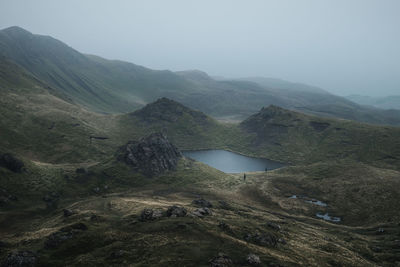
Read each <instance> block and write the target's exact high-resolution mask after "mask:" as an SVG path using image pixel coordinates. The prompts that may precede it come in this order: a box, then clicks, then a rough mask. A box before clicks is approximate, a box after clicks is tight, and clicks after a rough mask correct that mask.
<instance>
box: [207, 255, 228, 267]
mask: <svg viewBox="0 0 400 267" xmlns="http://www.w3.org/2000/svg"><path fill="white" fill-rule="evenodd" d="M209 263H210V266H211V267H228V266H232V265H233V263H232V260H231V259H230V258H229V257H228V256H227V255H225V254H223V253H218V256H217V257H215V258H213V259H211V260H210V261H209Z"/></svg>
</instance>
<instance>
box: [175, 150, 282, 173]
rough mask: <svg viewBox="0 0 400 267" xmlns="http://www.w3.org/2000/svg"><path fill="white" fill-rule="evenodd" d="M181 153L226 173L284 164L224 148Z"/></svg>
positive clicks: (263, 168) (262, 169)
mask: <svg viewBox="0 0 400 267" xmlns="http://www.w3.org/2000/svg"><path fill="white" fill-rule="evenodd" d="M183 154H184V155H185V156H186V157H189V158H192V159H195V160H197V161H201V162H203V163H205V164H207V165H209V166H211V167H214V168H216V169H218V170H220V171H223V172H226V173H239V172H253V171H265V168H267V169H268V170H273V169H277V168H281V167H283V166H285V165H284V164H282V163H279V162H276V161H272V160H267V159H260V158H252V157H246V156H243V155H240V154H236V153H233V152H230V151H225V150H197V151H184V152H183Z"/></svg>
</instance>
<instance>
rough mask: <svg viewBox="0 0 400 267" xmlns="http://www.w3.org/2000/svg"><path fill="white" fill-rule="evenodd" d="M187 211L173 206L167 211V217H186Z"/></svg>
mask: <svg viewBox="0 0 400 267" xmlns="http://www.w3.org/2000/svg"><path fill="white" fill-rule="evenodd" d="M186 214H187V210H186V209H185V208H184V207H180V206H175V205H174V206H171V207H169V208H168V210H167V217H185V216H186Z"/></svg>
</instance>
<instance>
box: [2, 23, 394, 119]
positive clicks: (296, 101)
mask: <svg viewBox="0 0 400 267" xmlns="http://www.w3.org/2000/svg"><path fill="white" fill-rule="evenodd" d="M0 56H1V57H3V58H6V59H7V61H8V62H10V61H11V62H12V63H14V64H17V65H19V66H20V67H22V68H23V69H24V70H25V71H26V72H27V73H29V74H31V75H32V76H33V77H35V79H38V80H40V81H42V83H45V84H47V85H48V86H49V87H51V88H52V92H51V93H52V94H55V95H56V96H58V97H62V98H63V99H64V100H66V101H68V102H71V103H76V104H80V105H82V106H85V107H86V108H88V109H90V110H92V111H96V112H103V113H104V112H106V113H121V112H131V111H134V110H137V109H138V108H140V107H142V106H144V105H145V104H147V103H151V102H153V101H155V100H156V99H158V98H160V97H169V98H172V99H174V100H176V101H179V102H181V103H183V104H185V105H187V106H189V107H191V108H194V109H198V110H201V111H203V112H205V113H206V114H209V115H212V116H214V117H220V118H225V119H227V118H229V119H232V118H233V119H235V120H242V119H244V118H246V117H248V116H249V115H251V114H253V113H254V112H256V111H257V110H259V109H260V108H261V107H263V106H268V105H270V104H275V105H279V106H282V107H285V108H288V109H295V110H301V111H303V112H306V113H311V114H318V115H320V116H328V117H329V116H330V117H338V118H345V119H351V120H356V121H361V122H369V123H375V124H392V125H400V119H399V118H400V111H393V110H392V111H382V110H378V109H371V108H368V107H363V106H359V105H357V104H355V103H353V102H351V101H348V100H346V99H344V98H341V97H338V96H334V95H331V94H328V93H326V92H324V91H322V90H320V89H318V88H314V87H312V86H307V85H301V84H293V83H289V82H285V81H280V80H276V79H261V81H260V78H259V79H256V80H254V79H253V80H252V79H249V80H250V81H245V80H240V81H239V80H223V81H217V80H214V79H212V78H210V77H209V76H208V75H207V74H205V73H202V72H199V71H184V72H177V73H174V72H171V71H157V70H151V69H147V68H145V67H141V66H137V65H134V64H131V63H127V62H122V61H117V60H106V59H103V58H100V57H97V56H92V55H83V54H81V53H79V52H78V51H76V50H74V49H73V48H71V47H69V46H67V45H66V44H64V43H62V42H60V41H58V40H56V39H54V38H51V37H49V36H41V35H34V34H31V33H30V32H27V31H25V30H24V29H21V28H18V27H11V28H7V29H4V30H1V31H0ZM315 103H319V104H318V105H315Z"/></svg>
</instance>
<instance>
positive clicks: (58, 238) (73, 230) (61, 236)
mask: <svg viewBox="0 0 400 267" xmlns="http://www.w3.org/2000/svg"><path fill="white" fill-rule="evenodd" d="M87 229H88V228H87V226H86V225H85V224H84V223H76V224H73V225H70V226H66V227H63V228H61V229H60V230H59V231H57V232H55V233H52V234H51V235H49V236H48V237H47V240H46V241H45V243H44V247H45V248H46V249H53V248H57V247H59V246H60V245H61V244H62V243H64V242H65V241H67V240H69V239H72V238H73V237H75V236H77V235H79V234H80V233H81V232H82V231H86V230H87Z"/></svg>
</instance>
